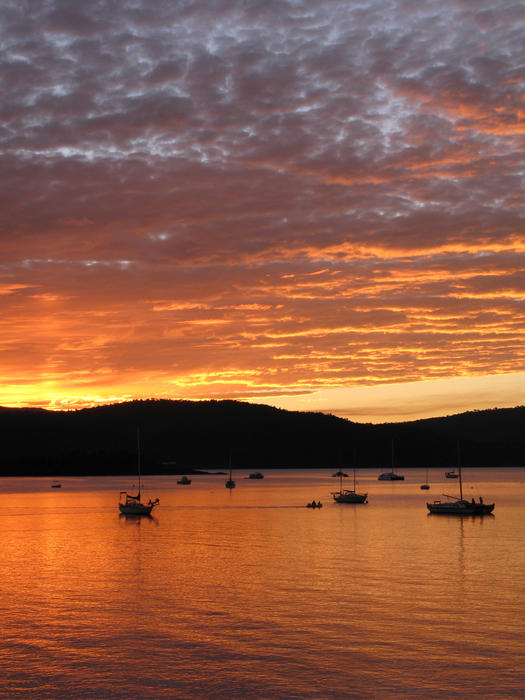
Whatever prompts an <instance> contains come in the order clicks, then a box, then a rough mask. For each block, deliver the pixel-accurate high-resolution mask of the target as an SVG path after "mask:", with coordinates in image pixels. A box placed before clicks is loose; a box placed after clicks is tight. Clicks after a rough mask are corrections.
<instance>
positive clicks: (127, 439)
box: [0, 399, 525, 476]
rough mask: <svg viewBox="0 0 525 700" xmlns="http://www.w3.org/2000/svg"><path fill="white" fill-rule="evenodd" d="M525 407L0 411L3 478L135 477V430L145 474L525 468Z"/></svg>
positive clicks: (209, 405)
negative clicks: (391, 411)
mask: <svg viewBox="0 0 525 700" xmlns="http://www.w3.org/2000/svg"><path fill="white" fill-rule="evenodd" d="M524 421H525V407H523V406H518V407H516V408H505V409H499V408H494V409H490V410H483V411H469V412H467V413H461V414H457V415H451V416H444V417H440V418H430V419H425V420H417V421H410V422H402V423H382V424H371V423H354V422H352V421H349V420H346V419H343V418H338V417H337V416H333V415H330V414H323V413H314V412H301V411H286V410H283V409H278V408H273V407H271V406H267V405H264V404H248V403H242V402H238V401H170V400H154V399H148V400H142V401H130V402H126V403H119V404H112V405H107V406H98V407H95V408H87V409H81V410H75V411H47V410H44V409H34V408H20V409H14V408H0V439H1V441H2V443H1V445H2V457H1V462H0V475H3V476H8V475H10V476H13V475H14V476H16V475H20V476H22V475H35V476H36V475H42V476H44V475H77V474H78V475H110V474H125V473H130V472H133V471H134V469H135V466H136V460H137V449H136V429H137V427H138V428H140V432H141V445H142V449H141V453H142V455H141V459H142V465H143V470H144V472H145V473H158V474H168V473H174V474H176V473H183V472H187V471H190V470H191V469H214V470H215V469H224V468H226V467H227V465H228V461H229V455H230V452H231V455H232V463H233V466H234V468H244V467H246V468H252V467H253V468H255V467H258V468H263V467H264V468H265V469H268V468H272V467H332V466H334V467H347V468H348V467H352V466H356V467H359V468H369V467H370V468H372V467H374V468H377V467H379V468H382V467H385V466H390V463H391V442H392V440H393V441H394V446H395V450H394V454H395V466H396V467H401V468H407V467H426V466H428V467H443V468H453V467H455V466H456V453H457V450H456V446H457V442H458V440H459V442H460V444H461V454H462V462H463V464H464V465H465V466H475V467H509V466H512V467H514V466H525V431H524V430H523V425H524Z"/></svg>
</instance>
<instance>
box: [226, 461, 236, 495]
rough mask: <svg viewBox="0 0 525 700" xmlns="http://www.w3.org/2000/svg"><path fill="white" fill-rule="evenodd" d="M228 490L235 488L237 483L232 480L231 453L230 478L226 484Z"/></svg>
mask: <svg viewBox="0 0 525 700" xmlns="http://www.w3.org/2000/svg"><path fill="white" fill-rule="evenodd" d="M224 485H225V486H226V488H227V489H234V488H235V481H234V480H233V479H232V454H231V452H230V478H229V479H228V480H227V481H226V483H225V484H224Z"/></svg>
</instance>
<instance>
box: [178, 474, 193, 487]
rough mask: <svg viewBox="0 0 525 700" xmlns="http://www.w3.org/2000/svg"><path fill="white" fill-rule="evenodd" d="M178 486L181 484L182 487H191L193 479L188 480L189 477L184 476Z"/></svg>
mask: <svg viewBox="0 0 525 700" xmlns="http://www.w3.org/2000/svg"><path fill="white" fill-rule="evenodd" d="M177 484H181V485H182V486H189V485H190V484H191V479H188V477H187V476H183V477H181V478H180V479H179V480H178V481H177Z"/></svg>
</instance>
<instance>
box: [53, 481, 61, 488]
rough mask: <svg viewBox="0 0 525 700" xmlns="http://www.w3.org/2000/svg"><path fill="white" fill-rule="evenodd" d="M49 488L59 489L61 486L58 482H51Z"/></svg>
mask: <svg viewBox="0 0 525 700" xmlns="http://www.w3.org/2000/svg"><path fill="white" fill-rule="evenodd" d="M51 488H52V489H61V488H62V484H61V483H60V481H53V482H51Z"/></svg>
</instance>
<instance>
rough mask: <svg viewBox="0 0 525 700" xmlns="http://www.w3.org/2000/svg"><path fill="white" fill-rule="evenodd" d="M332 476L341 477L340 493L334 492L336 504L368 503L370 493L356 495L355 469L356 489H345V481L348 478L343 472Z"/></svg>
mask: <svg viewBox="0 0 525 700" xmlns="http://www.w3.org/2000/svg"><path fill="white" fill-rule="evenodd" d="M332 476H338V477H339V491H333V492H332V496H333V499H334V501H335V502H336V503H368V501H367V496H368V493H356V490H355V485H356V484H355V469H354V488H353V489H352V490H349V489H343V479H344V478H345V477H347V476H348V474H345V473H344V472H342V471H338V472H336V473H335V474H332Z"/></svg>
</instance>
